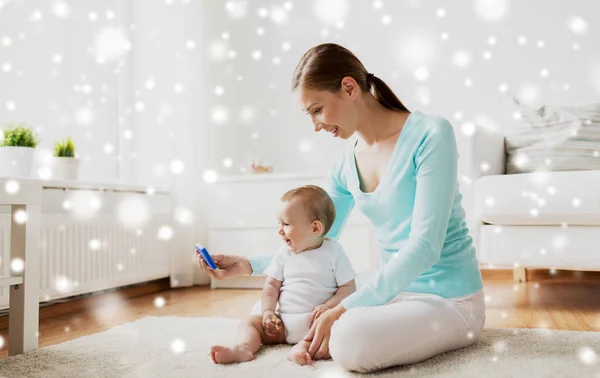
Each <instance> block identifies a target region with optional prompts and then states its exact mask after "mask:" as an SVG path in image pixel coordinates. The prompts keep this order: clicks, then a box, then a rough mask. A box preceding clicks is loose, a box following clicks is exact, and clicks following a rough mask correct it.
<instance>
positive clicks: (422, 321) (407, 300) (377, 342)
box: [255, 277, 485, 373]
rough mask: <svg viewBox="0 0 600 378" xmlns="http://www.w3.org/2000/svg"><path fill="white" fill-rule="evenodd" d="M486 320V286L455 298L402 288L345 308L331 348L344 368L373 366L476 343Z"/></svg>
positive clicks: (363, 370)
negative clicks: (382, 299)
mask: <svg viewBox="0 0 600 378" xmlns="http://www.w3.org/2000/svg"><path fill="white" fill-rule="evenodd" d="M360 278H362V279H363V280H364V277H360ZM360 281H361V280H360V279H359V278H357V287H358V286H359V285H360ZM257 305H259V306H260V302H259V303H258V304H257ZM257 305H255V307H256V306H257ZM282 320H283V319H282ZM284 323H285V322H284ZM484 323H485V301H484V293H483V289H482V290H480V291H478V292H477V293H475V294H473V295H471V296H469V297H467V298H457V299H446V298H443V297H440V296H437V295H433V294H422V293H409V292H401V293H400V294H398V295H397V296H396V297H395V298H394V299H392V300H391V301H390V302H389V303H387V304H385V305H382V306H376V307H358V308H353V309H351V310H348V311H346V312H345V313H344V314H343V315H342V316H341V317H340V318H339V319H338V320H337V321H336V322H335V323H334V324H333V327H332V328H331V337H330V340H329V353H330V354H331V357H332V358H333V360H334V361H335V362H337V363H338V364H340V365H341V366H342V367H344V368H345V369H346V370H350V371H357V372H361V373H366V372H372V371H375V370H379V369H383V368H386V367H390V366H395V365H406V364H412V363H415V362H420V361H424V360H427V359H429V358H431V357H433V356H436V355H438V354H441V353H444V352H449V351H452V350H456V349H460V348H464V347H466V346H469V345H471V344H474V343H475V342H476V341H477V339H478V338H479V336H480V335H481V331H482V329H483V325H484Z"/></svg>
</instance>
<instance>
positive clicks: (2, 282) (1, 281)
mask: <svg viewBox="0 0 600 378" xmlns="http://www.w3.org/2000/svg"><path fill="white" fill-rule="evenodd" d="M22 283H23V277H10V276H0V287H4V286H12V285H20V284H22Z"/></svg>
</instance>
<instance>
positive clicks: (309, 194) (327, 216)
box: [281, 185, 335, 235]
mask: <svg viewBox="0 0 600 378" xmlns="http://www.w3.org/2000/svg"><path fill="white" fill-rule="evenodd" d="M293 199H299V200H301V201H302V207H303V208H304V210H305V211H306V214H307V215H308V217H309V218H310V219H311V221H313V220H318V221H320V222H321V223H322V224H323V235H326V234H327V233H328V232H329V230H330V229H331V226H333V222H334V221H335V206H334V205H333V200H332V199H331V197H329V194H327V192H326V191H325V190H324V189H323V188H321V187H319V186H316V185H304V186H301V187H299V188H294V189H291V190H288V191H287V192H286V193H285V194H284V195H283V196H282V197H281V201H291V200H293Z"/></svg>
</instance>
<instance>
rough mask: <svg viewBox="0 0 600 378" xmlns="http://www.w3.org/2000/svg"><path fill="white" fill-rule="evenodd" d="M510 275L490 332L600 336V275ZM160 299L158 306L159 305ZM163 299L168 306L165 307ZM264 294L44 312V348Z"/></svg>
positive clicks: (493, 282) (138, 295) (497, 282)
mask: <svg viewBox="0 0 600 378" xmlns="http://www.w3.org/2000/svg"><path fill="white" fill-rule="evenodd" d="M510 274H511V273H510V271H509V272H505V273H488V274H486V273H485V272H484V285H485V288H484V291H485V294H486V301H487V313H486V314H487V320H486V325H485V326H486V327H487V328H511V327H517V328H546V329H566V330H577V331H597V332H600V278H599V277H598V276H600V274H595V275H594V274H588V273H585V274H583V273H581V272H568V271H558V272H556V273H554V274H550V273H548V272H547V271H541V272H537V273H535V274H531V273H530V274H529V276H530V277H529V279H530V281H529V282H527V283H520V284H515V283H513V282H512V281H511V276H510ZM157 298H159V299H158V301H157ZM161 299H162V300H164V306H163V307H159V306H157V303H156V302H158V305H160V304H161V303H160V302H161ZM259 299H260V290H234V289H220V290H211V289H209V288H207V287H193V288H183V289H169V287H168V281H167V280H162V281H157V282H154V283H152V284H149V285H145V286H142V287H139V288H133V289H126V290H122V291H118V292H114V293H109V294H103V295H98V296H94V297H90V298H86V299H81V300H75V301H71V302H68V303H64V304H55V305H52V306H47V307H42V308H41V310H40V338H39V343H40V347H44V346H48V345H52V344H56V343H61V342H64V341H68V340H71V339H75V338H78V337H81V336H85V335H89V334H93V333H96V332H100V331H104V330H107V329H109V328H112V327H114V326H117V325H120V324H123V323H126V322H131V321H134V320H136V319H139V318H142V317H144V316H167V315H176V316H185V317H213V316H223V317H234V318H241V317H243V316H245V315H246V314H247V313H248V312H249V311H250V309H251V308H252V305H253V304H254V303H255V302H256V301H257V300H259ZM7 327H8V317H7V316H5V317H1V318H0V335H1V337H2V339H1V340H0V345H2V348H1V349H0V358H2V359H3V358H6V357H7V354H8V350H7V345H6V343H7V337H8V329H7Z"/></svg>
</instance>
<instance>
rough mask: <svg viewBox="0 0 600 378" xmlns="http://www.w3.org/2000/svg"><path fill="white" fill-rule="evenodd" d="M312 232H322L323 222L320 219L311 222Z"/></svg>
mask: <svg viewBox="0 0 600 378" xmlns="http://www.w3.org/2000/svg"><path fill="white" fill-rule="evenodd" d="M312 232H313V234H321V233H322V232H323V223H321V221H320V220H314V221H313V222H312Z"/></svg>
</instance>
